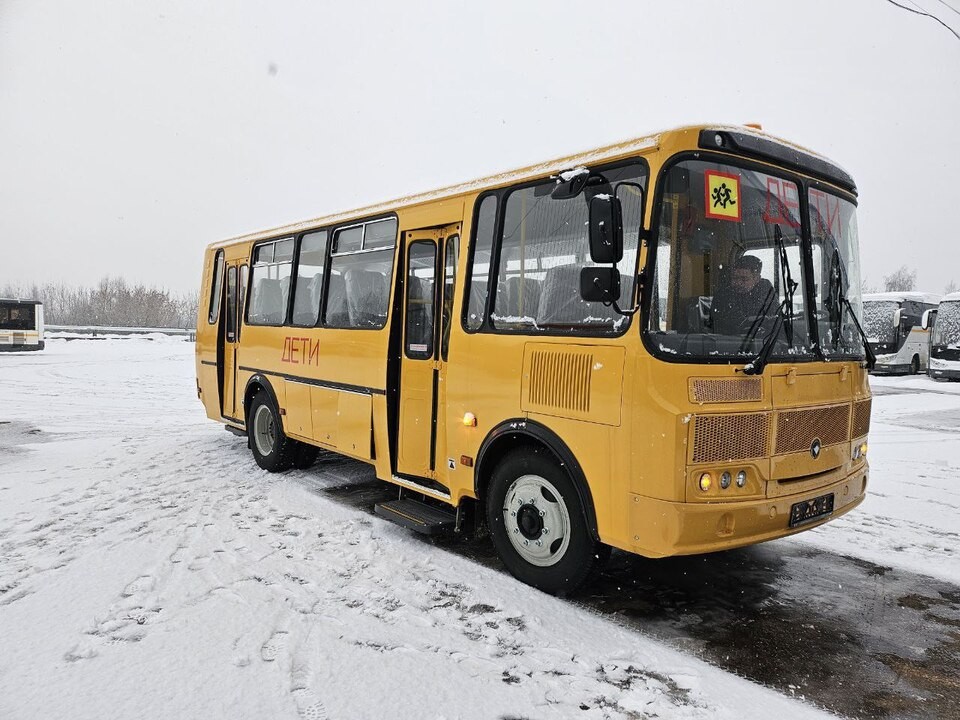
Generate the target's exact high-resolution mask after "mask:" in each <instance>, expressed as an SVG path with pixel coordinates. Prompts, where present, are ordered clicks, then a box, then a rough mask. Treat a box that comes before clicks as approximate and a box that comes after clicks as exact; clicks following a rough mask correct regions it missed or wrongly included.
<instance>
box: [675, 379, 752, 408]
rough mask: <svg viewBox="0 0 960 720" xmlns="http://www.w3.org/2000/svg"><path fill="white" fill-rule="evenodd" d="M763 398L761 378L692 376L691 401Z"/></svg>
mask: <svg viewBox="0 0 960 720" xmlns="http://www.w3.org/2000/svg"><path fill="white" fill-rule="evenodd" d="M762 398H763V384H762V383H761V381H760V378H691V380H690V401H691V402H695V403H722V402H754V401H756V400H761V399H762Z"/></svg>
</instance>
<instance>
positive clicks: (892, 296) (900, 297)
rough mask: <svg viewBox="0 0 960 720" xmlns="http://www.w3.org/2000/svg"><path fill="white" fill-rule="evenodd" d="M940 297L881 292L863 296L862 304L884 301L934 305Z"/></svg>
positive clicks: (925, 294)
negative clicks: (907, 301)
mask: <svg viewBox="0 0 960 720" xmlns="http://www.w3.org/2000/svg"><path fill="white" fill-rule="evenodd" d="M940 299H941V296H940V295H938V294H937V293H925V292H881V293H866V294H865V295H864V296H863V301H864V302H870V301H871V300H886V301H888V302H903V301H905V300H910V301H911V302H921V303H926V304H928V305H936V304H938V303H939V302H940Z"/></svg>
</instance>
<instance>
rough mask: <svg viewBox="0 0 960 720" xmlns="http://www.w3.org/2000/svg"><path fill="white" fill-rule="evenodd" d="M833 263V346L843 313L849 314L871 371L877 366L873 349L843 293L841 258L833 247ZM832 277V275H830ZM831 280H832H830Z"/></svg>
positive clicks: (838, 250)
mask: <svg viewBox="0 0 960 720" xmlns="http://www.w3.org/2000/svg"><path fill="white" fill-rule="evenodd" d="M833 262H834V265H835V266H836V268H837V272H836V281H837V295H836V299H837V305H838V307H837V329H836V335H837V340H836V341H835V343H834V345H836V344H837V343H839V338H840V330H841V328H842V327H843V313H844V312H849V313H850V317H851V318H852V319H853V324H854V326H855V327H856V328H857V332H858V333H860V340H861V341H862V342H863V353H864V355H865V356H866V359H867V370H873V367H874V365H876V364H877V356H876V355H875V354H874V352H873V349H872V348H871V347H870V341H869V340H867V334H866V333H865V332H864V331H863V327H862V326H861V325H860V321H859V320H858V319H857V313H855V312H854V311H853V305H851V304H850V300H848V299H847V294H846V293H845V292H844V291H843V283H844V280H845V278H844V273H843V258H842V257H841V256H840V249H839V248H837V247H836V246H834V248H833ZM831 275H833V273H831ZM831 279H832V278H831Z"/></svg>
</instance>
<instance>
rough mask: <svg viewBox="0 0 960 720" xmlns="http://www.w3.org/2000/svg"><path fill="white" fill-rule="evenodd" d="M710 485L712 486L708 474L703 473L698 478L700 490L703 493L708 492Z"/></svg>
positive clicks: (711, 479) (711, 480)
mask: <svg viewBox="0 0 960 720" xmlns="http://www.w3.org/2000/svg"><path fill="white" fill-rule="evenodd" d="M711 485H713V478H712V477H710V473H704V474H703V475H701V476H700V489H701V490H703V492H706V491H707V490H709V489H710V486H711Z"/></svg>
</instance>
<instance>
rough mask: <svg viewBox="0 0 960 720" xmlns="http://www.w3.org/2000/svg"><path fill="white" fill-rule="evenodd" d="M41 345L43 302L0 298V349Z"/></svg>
mask: <svg viewBox="0 0 960 720" xmlns="http://www.w3.org/2000/svg"><path fill="white" fill-rule="evenodd" d="M43 346H44V341H43V303H41V302H40V301H39V300H11V299H2V298H0V351H4V350H43Z"/></svg>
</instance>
